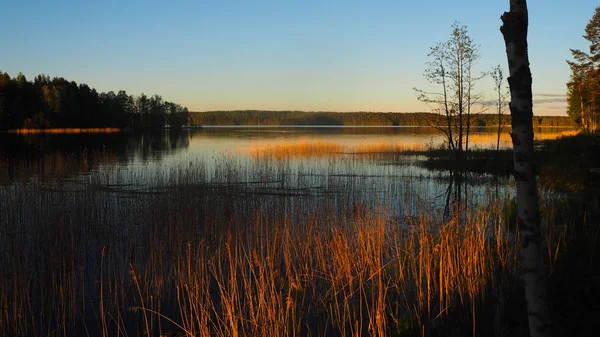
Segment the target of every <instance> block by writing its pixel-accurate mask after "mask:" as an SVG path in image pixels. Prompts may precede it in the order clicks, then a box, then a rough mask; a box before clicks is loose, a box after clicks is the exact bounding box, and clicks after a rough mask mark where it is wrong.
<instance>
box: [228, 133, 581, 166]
mask: <svg viewBox="0 0 600 337" xmlns="http://www.w3.org/2000/svg"><path fill="white" fill-rule="evenodd" d="M509 131H510V128H506V129H505V130H504V131H503V132H501V134H500V148H502V149H506V148H510V147H512V140H511V138H510V134H509ZM577 132H578V131H577V130H573V129H565V130H558V131H544V132H537V133H535V140H540V141H541V140H549V139H556V138H560V137H563V136H571V135H575V134H577ZM497 137H498V135H497V133H493V132H485V133H483V132H473V133H471V134H470V135H469V146H470V147H471V148H480V149H493V148H496V143H497ZM442 143H443V138H442V137H441V135H440V134H438V135H437V137H432V139H431V141H430V143H425V142H423V140H422V139H415V140H407V139H404V140H393V139H376V138H375V139H374V138H369V139H367V140H364V141H361V142H358V143H348V142H340V141H331V140H325V139H323V140H321V139H304V138H301V139H297V140H282V139H277V140H272V141H269V142H262V143H255V144H252V145H251V146H250V147H249V148H242V149H240V151H241V152H242V153H250V155H251V156H252V157H253V158H255V159H276V160H285V159H290V158H311V157H337V156H343V155H349V154H352V155H370V156H372V155H389V154H399V153H414V152H422V151H427V150H429V149H431V148H432V147H439V146H440V145H441V144H442Z"/></svg>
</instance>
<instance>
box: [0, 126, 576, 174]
mask: <svg viewBox="0 0 600 337" xmlns="http://www.w3.org/2000/svg"><path fill="white" fill-rule="evenodd" d="M573 133H575V130H573V129H567V128H543V129H541V128H538V129H536V138H538V139H548V138H556V137H559V136H561V135H568V134H573ZM443 139H444V138H443V136H442V135H441V134H440V132H438V131H437V130H435V129H433V128H429V127H235V128H231V127H207V128H203V129H199V130H182V131H175V130H158V131H152V132H145V133H132V134H126V133H113V134H30V135H19V134H7V133H4V134H0V184H3V185H6V184H11V183H13V182H24V181H27V180H28V179H30V178H32V177H37V178H40V179H51V178H55V177H65V176H77V175H80V174H88V173H89V172H90V171H93V170H98V169H102V170H104V169H106V170H107V172H109V171H110V168H119V169H120V170H129V172H140V171H144V172H146V173H148V174H150V173H152V172H155V173H160V171H166V170H167V169H169V168H175V167H178V166H182V165H188V166H189V165H191V163H192V162H196V163H198V162H200V163H201V164H202V166H203V167H204V169H205V170H206V171H207V176H208V177H209V179H210V177H215V176H219V175H222V172H219V170H223V169H226V167H227V165H237V166H242V167H250V166H257V165H260V162H268V161H270V160H273V159H277V160H279V161H281V160H288V161H290V162H289V163H287V165H284V166H286V167H291V168H289V169H286V170H288V171H291V172H293V173H294V174H295V176H296V179H299V178H298V175H302V174H304V175H305V176H311V175H320V174H326V175H327V174H351V175H361V174H362V175H375V174H377V175H381V174H384V175H387V174H393V175H398V174H400V175H402V176H407V177H410V176H415V175H424V174H425V173H424V172H423V171H421V170H424V169H423V168H420V167H412V168H411V169H410V170H411V171H407V169H403V171H402V172H399V171H398V166H402V165H404V166H406V167H408V166H410V165H412V163H413V162H414V161H415V160H419V158H417V157H415V158H412V159H410V160H407V159H406V158H403V159H402V160H399V159H398V158H392V157H390V156H388V157H383V156H377V158H375V157H373V156H371V157H369V156H365V155H364V154H381V153H397V152H398V151H400V150H406V149H412V150H424V149H426V148H429V147H436V146H439V145H440V144H441V143H442V141H443ZM496 141H497V134H496V129H495V128H472V135H471V147H472V148H473V147H481V148H491V147H495V144H496ZM507 146H510V137H509V136H508V130H503V133H502V135H501V147H507ZM357 154H362V156H359V157H360V158H359V157H356V156H353V155H357ZM333 156H337V157H338V158H335V159H334V158H331V157H333ZM357 161H358V162H361V164H358V163H357ZM225 162H227V163H225ZM268 165H271V166H277V165H280V163H279V164H278V163H269V164H268ZM386 166H394V167H393V169H390V168H389V167H386ZM390 171H393V172H392V173H390ZM109 174H110V173H109Z"/></svg>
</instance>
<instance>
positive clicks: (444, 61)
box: [414, 23, 481, 162]
mask: <svg viewBox="0 0 600 337" xmlns="http://www.w3.org/2000/svg"><path fill="white" fill-rule="evenodd" d="M428 56H429V57H430V58H431V59H432V60H431V61H429V62H427V63H426V69H425V72H424V74H423V75H424V76H425V78H427V80H428V81H429V82H430V83H432V84H435V85H437V86H439V91H438V92H426V91H424V90H420V89H417V88H415V89H414V90H415V92H416V93H417V99H418V100H419V101H421V102H425V103H427V104H428V105H429V106H430V107H431V109H432V111H434V112H437V113H440V114H441V115H443V116H444V120H445V126H443V127H441V126H439V125H435V127H436V128H437V129H438V130H440V131H442V132H443V133H444V135H445V137H446V141H447V143H448V148H449V149H450V150H452V151H453V153H454V157H455V159H457V160H458V161H459V162H460V161H462V160H463V159H464V156H465V152H467V151H468V150H469V131H470V122H471V121H470V119H471V114H472V112H473V107H474V106H475V104H476V102H477V100H479V98H480V95H477V94H474V88H475V83H476V82H477V80H479V79H480V78H481V77H477V76H473V66H474V65H475V64H476V63H477V61H478V60H479V58H480V54H479V48H478V46H477V45H475V44H474V43H473V41H472V40H471V38H470V37H469V35H468V31H467V27H466V26H463V25H460V24H458V23H454V24H453V25H452V34H451V35H450V38H449V39H448V41H446V42H443V43H438V44H437V45H436V46H435V47H433V48H431V52H430V53H429V55H428Z"/></svg>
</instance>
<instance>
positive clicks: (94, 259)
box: [0, 144, 598, 337]
mask: <svg viewBox="0 0 600 337" xmlns="http://www.w3.org/2000/svg"><path fill="white" fill-rule="evenodd" d="M385 146H386V145H385V144H384V145H382V146H380V147H379V149H381V148H386V147H385ZM307 151H310V150H307ZM322 152H324V151H322ZM292 153H293V151H292ZM361 158H363V157H361V156H345V157H344V158H339V157H334V158H330V157H326V158H323V159H327V161H326V162H328V163H330V164H329V165H331V166H327V165H325V166H324V167H322V168H319V167H316V166H305V164H304V163H303V162H301V163H294V165H292V164H290V161H283V162H280V161H278V160H276V161H250V162H248V161H247V160H245V159H243V158H239V157H228V156H223V157H218V158H216V159H214V160H213V161H209V162H205V161H201V160H195V161H189V162H184V163H182V164H180V165H177V166H171V167H170V168H168V169H164V168H163V169H160V168H158V169H156V170H150V169H147V167H142V168H141V169H138V170H133V169H130V168H129V169H123V168H120V167H115V166H113V164H112V161H111V159H110V158H107V157H106V156H101V157H98V158H97V160H98V163H97V165H98V166H97V167H95V169H93V170H89V171H88V172H87V173H86V174H79V175H76V176H73V177H71V179H64V178H60V179H59V178H57V179H36V178H32V179H28V180H26V181H20V182H15V183H12V184H11V185H9V186H6V187H3V188H0V214H1V217H0V336H103V337H104V336H363V335H370V336H404V335H409V336H421V335H442V336H443V335H448V332H449V331H452V333H454V334H457V335H490V334H492V333H496V332H497V331H500V328H498V325H494V324H491V323H490V322H495V321H499V322H506V319H505V318H504V317H506V316H510V314H511V312H512V311H515V310H514V307H510V301H508V300H506V298H510V296H511V295H512V294H514V293H515V290H514V289H516V288H519V285H518V282H516V281H515V280H516V279H517V275H518V272H519V266H518V254H517V247H518V245H519V236H518V234H517V229H516V226H517V224H516V223H515V219H514V218H515V214H514V204H513V203H512V201H511V193H510V191H506V192H505V194H503V193H499V192H498V191H499V190H496V196H495V197H490V196H489V195H490V193H482V194H479V195H478V194H477V193H475V192H476V188H474V187H473V186H471V187H469V189H470V190H469V191H470V192H469V195H470V198H469V199H468V200H467V201H463V202H461V203H458V202H457V203H454V204H452V203H451V204H449V207H450V208H451V209H452V211H451V212H450V213H449V214H447V213H446V212H444V210H445V209H444V202H443V200H440V198H439V197H436V195H438V194H439V191H437V190H431V186H430V185H431V182H432V181H433V179H434V177H432V176H418V175H416V172H415V175H411V176H403V175H400V174H398V173H397V172H396V171H395V167H393V166H385V165H384V166H376V167H375V166H373V167H372V168H370V169H369V170H368V171H367V172H368V173H367V174H365V173H363V174H358V173H357V167H356V165H359V163H360V162H359V160H362V159H361ZM58 159H60V158H58ZM63 159H64V160H65V161H66V163H64V165H63V166H64V167H77V166H78V165H80V166H82V167H86V166H85V163H86V160H89V158H87V157H85V156H71V157H68V158H63ZM360 165H362V164H360ZM418 174H421V173H418ZM465 188H467V187H465ZM431 195H433V196H432V197H428V196H431ZM542 197H543V199H542V206H543V207H544V209H543V213H542V214H543V215H544V223H545V224H546V228H545V236H544V238H545V240H544V243H545V249H546V251H547V259H548V267H549V270H550V271H551V272H556V271H557V270H561V268H564V262H561V261H564V257H563V256H564V255H565V252H568V249H567V248H566V247H571V246H572V243H571V242H572V238H573V237H574V236H575V233H576V232H575V228H576V226H575V224H576V223H577V222H578V221H579V220H580V219H578V218H572V217H569V216H565V215H564V214H569V212H565V209H567V210H568V209H570V208H568V207H572V208H571V209H576V207H575V206H569V205H566V206H565V205H563V206H560V207H559V206H557V200H559V198H558V197H557V196H556V195H549V194H542ZM442 199H443V198H442ZM594 228H595V227H593V226H589V227H588V228H587V229H586V231H587V232H585V233H582V232H579V233H578V237H580V238H594V237H597V236H598V231H597V229H594ZM594 230H595V231H594ZM579 246H582V247H583V246H584V245H579ZM570 249H572V248H570ZM592 250H593V249H592ZM523 317H524V316H523ZM500 326H502V329H506V324H504V325H503V324H500ZM449 327H450V328H449ZM449 329H450V330H449Z"/></svg>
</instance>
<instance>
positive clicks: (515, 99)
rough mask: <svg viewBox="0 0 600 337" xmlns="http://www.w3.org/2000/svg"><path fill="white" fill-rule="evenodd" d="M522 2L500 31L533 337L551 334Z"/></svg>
mask: <svg viewBox="0 0 600 337" xmlns="http://www.w3.org/2000/svg"><path fill="white" fill-rule="evenodd" d="M528 20H529V19H528V13H527V2H526V0H510V11H509V12H505V13H504V14H503V15H502V23H503V24H502V27H501V28H500V30H501V32H502V35H503V36H504V41H505V44H506V56H507V59H508V69H509V75H510V77H509V78H508V84H509V87H510V95H511V101H510V112H511V120H512V133H511V136H512V140H513V153H514V170H515V171H514V176H515V181H516V185H517V213H518V219H519V231H520V236H521V237H520V239H521V249H520V251H521V260H522V275H521V276H522V278H523V281H524V283H525V297H526V300H527V313H528V316H529V333H530V335H531V336H532V337H542V336H544V337H545V336H550V335H551V326H550V319H549V314H548V304H547V298H546V274H545V270H544V263H543V254H542V249H541V246H542V235H541V217H540V210H539V204H538V191H537V186H536V175H535V169H534V157H533V154H534V150H533V123H532V117H533V99H532V97H533V96H532V91H531V83H532V79H531V70H530V68H529V55H528V51H527V29H528V24H529V22H528Z"/></svg>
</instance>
